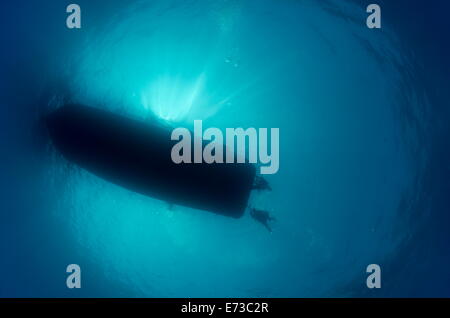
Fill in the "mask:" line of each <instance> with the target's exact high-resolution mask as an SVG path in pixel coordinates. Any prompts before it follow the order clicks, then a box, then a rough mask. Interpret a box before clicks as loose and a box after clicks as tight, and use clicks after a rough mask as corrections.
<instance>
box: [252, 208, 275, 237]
mask: <svg viewBox="0 0 450 318" xmlns="http://www.w3.org/2000/svg"><path fill="white" fill-rule="evenodd" d="M250 216H251V217H252V218H253V219H255V220H256V221H258V222H259V223H261V224H262V225H264V226H265V228H266V229H267V230H268V231H269V232H272V229H271V228H270V226H269V223H268V222H269V221H276V219H275V218H274V217H272V216H271V215H270V214H269V212H267V211H264V210H258V209H255V208H252V207H250Z"/></svg>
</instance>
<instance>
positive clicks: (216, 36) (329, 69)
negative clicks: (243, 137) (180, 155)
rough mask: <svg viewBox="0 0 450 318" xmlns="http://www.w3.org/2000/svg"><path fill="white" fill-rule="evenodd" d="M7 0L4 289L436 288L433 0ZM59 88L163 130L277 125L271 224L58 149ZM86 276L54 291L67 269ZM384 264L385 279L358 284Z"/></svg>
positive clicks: (440, 84)
mask: <svg viewBox="0 0 450 318" xmlns="http://www.w3.org/2000/svg"><path fill="white" fill-rule="evenodd" d="M392 2H393V1H389V2H388V1H379V3H380V4H381V6H382V10H383V11H382V17H383V26H382V29H381V30H370V29H368V28H367V27H366V26H365V19H366V17H367V13H366V12H365V6H366V5H367V3H365V1H345V2H344V1H331V0H330V1H312V0H311V1H293V0H290V1H288V0H284V1H275V0H273V1H269V0H267V1H256V0H255V1H214V2H212V1H167V0H165V1H129V2H127V3H125V2H123V1H95V3H92V1H78V2H77V3H78V4H79V5H80V6H81V8H82V29H81V30H69V29H67V28H66V27H65V19H66V16H67V14H66V13H65V7H66V5H67V4H68V3H57V2H55V1H18V2H14V4H12V3H11V4H8V3H4V4H2V10H1V11H2V24H1V27H2V28H1V34H2V51H1V53H0V54H1V61H2V63H1V69H2V71H1V74H2V76H1V77H0V80H1V84H2V85H1V87H2V90H1V96H0V97H1V101H2V102H1V117H0V121H1V122H0V123H1V130H0V131H1V139H0V141H1V144H0V146H1V148H0V149H1V163H2V165H1V168H0V169H1V170H0V171H1V176H2V177H1V181H0V187H1V192H0V193H1V196H0V203H1V206H0V208H1V210H0V255H1V258H0V296H3V297H11V296H26V297H29V296H32V297H43V296H64V297H65V296H67V297H78V296H97V297H108V296H124V297H134V296H145V297H261V296H265V297H323V296H338V297H344V296H367V297H372V296H413V297H417V296H441V297H445V296H447V297H448V296H450V288H449V287H448V286H450V285H449V283H450V274H449V273H448V268H450V267H449V265H450V255H449V243H450V234H449V233H448V231H447V227H448V226H449V224H450V216H449V212H450V199H449V197H450V196H449V195H448V194H449V193H450V191H449V189H450V181H449V177H450V161H449V159H450V152H449V150H448V149H450V148H449V146H450V142H449V139H448V137H449V136H450V131H449V128H448V127H449V126H448V120H449V118H450V117H449V107H448V100H449V99H448V98H449V97H450V96H449V94H450V93H449V89H448V88H449V87H448V83H449V81H448V80H449V74H450V67H449V65H450V63H449V61H448V56H450V55H449V53H450V50H449V40H448V38H449V36H448V33H449V30H450V27H449V26H450V22H449V20H448V19H446V12H447V11H448V10H450V6H449V5H448V4H447V2H446V1H438V0H434V1H432V3H426V2H425V1H395V3H392ZM64 98H70V99H71V100H73V101H77V102H81V103H85V104H89V105H92V106H96V107H100V108H104V109H108V110H111V111H114V112H116V113H120V114H123V115H127V116H133V117H137V118H140V119H142V120H144V121H145V120H148V119H149V118H154V117H155V116H156V117H157V118H158V119H159V120H161V121H166V122H168V123H169V124H172V125H187V126H189V125H192V122H193V120H194V119H202V120H203V121H204V125H206V126H214V127H219V128H222V129H224V128H226V127H241V126H242V127H279V128H280V170H279V172H278V173H277V174H275V175H270V176H268V177H267V179H268V181H269V182H270V183H271V185H272V188H273V191H272V192H270V193H259V194H258V193H255V194H254V195H252V197H251V199H250V204H251V205H253V206H257V207H259V208H263V209H267V210H270V211H271V213H273V215H275V217H276V218H277V220H278V221H277V222H276V224H275V226H274V231H273V233H272V234H270V233H268V232H267V231H266V230H265V229H264V228H263V227H262V226H261V225H260V224H257V223H256V222H254V221H253V220H252V219H251V218H250V217H249V216H244V217H243V218H242V219H239V220H234V219H228V218H225V217H221V216H217V215H214V214H209V213H205V212H202V211H198V210H193V209H188V208H184V207H176V208H175V209H174V210H171V209H169V207H168V205H167V203H165V202H161V201H158V200H156V199H152V198H148V197H144V196H141V195H138V194H136V193H132V192H129V191H128V190H125V189H123V188H120V187H118V186H116V185H113V184H111V183H108V182H106V181H104V180H102V179H99V178H97V177H96V176H94V175H91V174H89V173H88V172H86V171H84V170H82V169H81V168H79V167H77V166H75V165H73V164H71V163H69V162H67V161H65V160H64V159H63V158H62V157H61V156H60V155H59V154H58V153H57V151H55V150H54V149H53V148H52V146H51V143H50V142H49V140H48V138H47V137H46V135H45V131H44V129H43V127H42V125H41V123H40V120H39V119H40V118H41V117H42V114H44V113H45V112H47V111H49V110H51V109H54V108H56V107H58V106H59V105H61V104H62V103H63V102H64ZM71 263H76V264H79V265H80V266H81V268H82V288H81V289H80V290H69V289H67V288H66V285H65V280H66V275H67V274H66V272H65V269H66V266H67V265H68V264H71ZM372 263H376V264H380V266H381V268H382V288H381V289H379V290H369V289H367V287H366V275H367V274H366V272H365V270H366V266H367V265H368V264H372Z"/></svg>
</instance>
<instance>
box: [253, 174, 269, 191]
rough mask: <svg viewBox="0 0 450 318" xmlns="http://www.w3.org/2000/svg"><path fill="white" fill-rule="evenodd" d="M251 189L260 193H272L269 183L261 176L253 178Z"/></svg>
mask: <svg viewBox="0 0 450 318" xmlns="http://www.w3.org/2000/svg"><path fill="white" fill-rule="evenodd" d="M252 189H253V190H258V191H261V190H267V191H272V188H271V187H270V185H269V182H267V180H266V179H264V178H263V177H261V176H255V179H254V181H253V187H252Z"/></svg>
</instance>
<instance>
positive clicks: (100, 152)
mask: <svg viewBox="0 0 450 318" xmlns="http://www.w3.org/2000/svg"><path fill="white" fill-rule="evenodd" d="M46 125H47V128H48V131H49V135H50V138H51V139H52V141H53V144H54V146H55V147H56V148H57V149H58V150H59V151H60V152H61V153H62V154H63V156H64V157H65V158H66V159H67V160H69V161H72V162H74V163H76V164H77V165H79V166H80V167H83V168H84V169H86V170H88V171H90V172H91V173H93V174H95V175H97V176H99V177H101V178H103V179H106V180H108V181H110V182H113V183H115V184H118V185H120V186H123V187H125V188H127V189H129V190H132V191H135V192H138V193H141V194H144V195H147V196H151V197H154V198H157V199H160V200H164V201H167V202H170V203H171V204H177V205H183V206H188V207H192V208H197V209H201V210H206V211H211V212H214V213H218V214H221V215H224V216H229V217H234V218H239V217H241V216H242V215H243V213H244V212H245V209H246V208H247V201H248V198H249V195H250V191H251V190H252V185H253V182H254V179H255V174H256V169H255V167H254V166H253V165H251V164H247V163H246V164H242V163H240V164H237V163H236V164H217V163H213V164H207V163H201V164H194V163H192V164H183V163H182V164H175V163H174V162H173V161H172V159H171V149H172V147H173V145H174V144H175V143H176V141H172V140H171V138H170V137H171V133H172V129H171V128H169V127H166V126H164V125H161V124H160V123H158V122H157V121H154V122H152V123H147V122H146V123H143V122H140V121H138V120H135V119H131V118H128V117H124V116H120V115H117V114H114V113H111V112H109V111H105V110H101V109H97V108H93V107H87V106H83V105H76V104H69V105H65V106H63V107H61V108H59V109H57V110H56V111H54V112H52V113H51V114H49V115H48V116H47V117H46Z"/></svg>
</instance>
